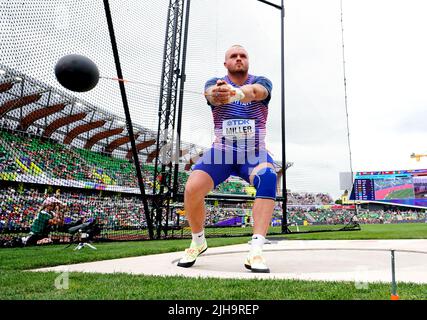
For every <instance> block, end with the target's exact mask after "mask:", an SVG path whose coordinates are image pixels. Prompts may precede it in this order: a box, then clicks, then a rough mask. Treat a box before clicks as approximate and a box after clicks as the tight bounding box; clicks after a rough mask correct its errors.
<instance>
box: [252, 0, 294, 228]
mask: <svg viewBox="0 0 427 320" xmlns="http://www.w3.org/2000/svg"><path fill="white" fill-rule="evenodd" d="M258 1H259V2H262V3H265V4H267V5H269V6H272V7H274V8H276V9H279V10H280V22H281V23H280V38H281V39H280V49H281V54H280V56H281V59H280V63H281V127H282V169H283V178H282V193H283V203H282V210H283V214H282V233H291V231H290V230H289V228H288V212H287V198H288V195H287V193H286V130H285V129H286V122H285V3H284V0H282V2H281V5H280V6H279V5H277V4H274V3H271V2H269V1H266V0H258Z"/></svg>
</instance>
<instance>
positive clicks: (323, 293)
mask: <svg viewBox="0 0 427 320" xmlns="http://www.w3.org/2000/svg"><path fill="white" fill-rule="evenodd" d="M275 237H284V238H287V239H307V240H321V239H417V238H418V239H419V238H421V239H427V224H398V225H397V224H396V225H362V231H349V232H327V233H311V234H290V235H280V236H272V238H275ZM208 241H209V246H210V247H215V246H223V245H230V244H238V243H245V242H247V241H248V237H235V238H234V237H228V238H210V239H209V240H208ZM188 244H189V240H188V239H182V240H160V241H138V242H116V243H114V242H111V243H98V244H96V246H97V248H98V250H97V251H93V250H89V249H84V250H81V251H73V247H69V248H65V245H47V246H39V247H29V248H13V249H1V250H0V300H7V299H61V300H62V299H67V300H68V299H90V300H91V299H96V300H98V299H101V300H102V299H143V300H149V299H156V300H163V299H172V300H175V299H184V300H187V299H190V300H191V299H197V300H204V299H213V300H216V299H225V300H233V299H242V300H249V299H263V300H282V299H286V300H287V299H300V300H304V299H310V300H317V299H322V300H324V299H328V300H329V299H331V300H346V299H351V300H359V299H363V300H365V299H366V300H371V299H385V300H388V299H390V284H379V283H375V284H369V287H368V289H357V288H356V286H355V284H354V283H353V282H320V281H316V282H314V281H313V282H311V281H296V280H229V279H221V280H219V279H193V278H183V277H153V276H141V275H128V274H114V275H111V274H110V275H101V274H85V273H70V274H69V288H68V289H67V290H58V289H56V288H55V286H54V281H55V279H56V278H57V277H58V275H59V274H58V273H55V272H48V273H33V272H26V271H25V270H28V269H32V268H39V267H47V266H55V265H60V264H72V263H79V262H88V261H96V260H105V259H115V258H122V257H131V256H140V255H148V254H155V253H164V252H172V251H181V250H184V249H185V248H186V247H187V246H188ZM398 292H399V295H400V297H401V299H402V300H404V299H424V300H425V299H427V285H415V284H407V283H398Z"/></svg>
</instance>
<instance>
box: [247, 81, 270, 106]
mask: <svg viewBox="0 0 427 320" xmlns="http://www.w3.org/2000/svg"><path fill="white" fill-rule="evenodd" d="M252 84H259V85H262V86H263V87H264V88H265V89H267V91H268V96H267V98H265V99H264V100H263V101H261V102H262V103H263V104H264V105H266V106H267V105H268V103H269V102H270V100H271V90H273V84H272V82H271V81H270V79H268V78H267V77H264V76H252Z"/></svg>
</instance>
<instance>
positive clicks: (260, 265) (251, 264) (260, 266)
mask: <svg viewBox="0 0 427 320" xmlns="http://www.w3.org/2000/svg"><path fill="white" fill-rule="evenodd" d="M245 268H246V269H249V270H251V271H252V272H256V273H269V272H270V269H269V268H268V267H267V265H266V263H265V259H264V258H263V256H262V255H261V252H257V253H255V254H251V253H250V254H249V255H248V256H247V257H246V260H245Z"/></svg>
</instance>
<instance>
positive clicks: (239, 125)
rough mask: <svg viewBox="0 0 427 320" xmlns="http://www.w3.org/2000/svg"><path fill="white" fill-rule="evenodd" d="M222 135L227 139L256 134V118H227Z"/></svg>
mask: <svg viewBox="0 0 427 320" xmlns="http://www.w3.org/2000/svg"><path fill="white" fill-rule="evenodd" d="M222 135H223V136H224V137H225V138H227V139H242V138H251V137H254V136H255V119H227V120H224V121H223V122H222Z"/></svg>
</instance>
